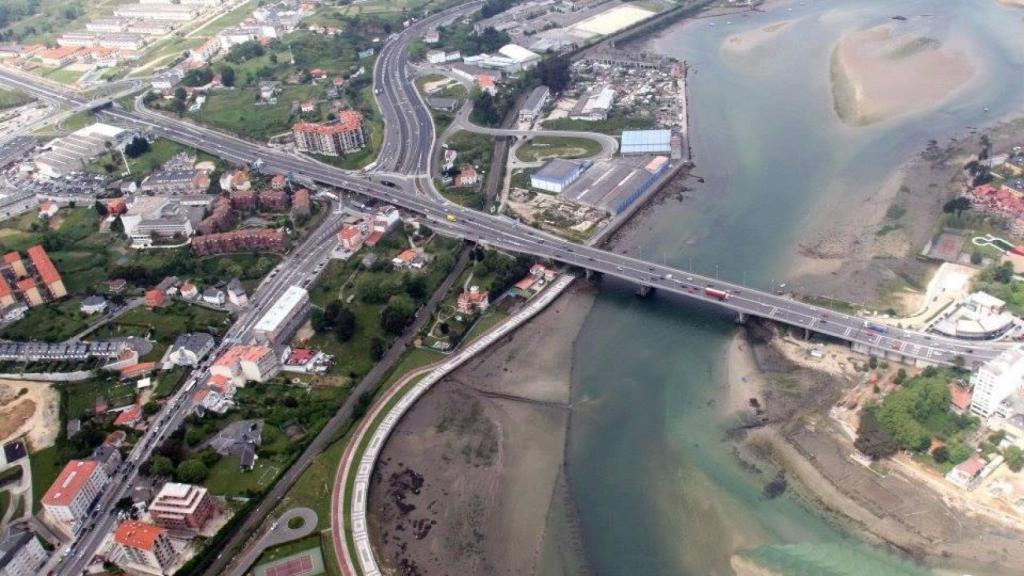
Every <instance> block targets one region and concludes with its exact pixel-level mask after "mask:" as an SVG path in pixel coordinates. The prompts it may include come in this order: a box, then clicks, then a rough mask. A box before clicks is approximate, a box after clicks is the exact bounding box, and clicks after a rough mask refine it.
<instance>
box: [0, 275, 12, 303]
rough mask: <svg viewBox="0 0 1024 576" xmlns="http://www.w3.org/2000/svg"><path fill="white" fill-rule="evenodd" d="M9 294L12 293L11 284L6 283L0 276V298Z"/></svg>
mask: <svg viewBox="0 0 1024 576" xmlns="http://www.w3.org/2000/svg"><path fill="white" fill-rule="evenodd" d="M11 294H14V290H11V285H10V284H8V283H7V280H4V277H3V276H0V298H2V297H4V296H10V295H11Z"/></svg>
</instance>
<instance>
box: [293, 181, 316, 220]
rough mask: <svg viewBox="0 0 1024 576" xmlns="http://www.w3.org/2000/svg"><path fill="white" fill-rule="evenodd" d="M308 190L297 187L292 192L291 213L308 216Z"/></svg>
mask: <svg viewBox="0 0 1024 576" xmlns="http://www.w3.org/2000/svg"><path fill="white" fill-rule="evenodd" d="M311 207H312V206H311V204H310V200H309V190H306V189H305V188H299V189H298V190H296V191H295V194H292V213H293V214H295V215H296V216H309V214H310V212H311Z"/></svg>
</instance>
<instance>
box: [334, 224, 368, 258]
mask: <svg viewBox="0 0 1024 576" xmlns="http://www.w3.org/2000/svg"><path fill="white" fill-rule="evenodd" d="M364 239H365V238H364V236H363V233H362V231H361V230H360V229H359V227H358V226H352V225H349V224H345V225H344V226H342V227H341V230H340V231H339V232H338V243H339V244H341V248H342V249H343V250H345V251H346V252H355V251H357V250H359V249H360V248H362V247H363V240H364Z"/></svg>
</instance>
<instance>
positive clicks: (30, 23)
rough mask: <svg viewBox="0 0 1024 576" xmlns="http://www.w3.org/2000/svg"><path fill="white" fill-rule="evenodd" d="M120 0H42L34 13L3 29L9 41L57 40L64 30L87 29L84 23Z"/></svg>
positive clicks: (101, 14)
mask: <svg viewBox="0 0 1024 576" xmlns="http://www.w3.org/2000/svg"><path fill="white" fill-rule="evenodd" d="M118 4H122V2H121V1H120V0H91V1H90V0H40V2H39V9H38V10H37V11H36V12H35V13H34V14H33V15H31V16H27V17H25V18H22V19H20V20H18V21H17V22H13V23H11V24H10V25H8V26H7V27H6V28H2V29H0V32H3V33H5V34H7V35H9V36H10V38H9V39H8V41H17V42H18V43H23V44H35V43H47V42H54V41H55V40H56V39H57V37H58V36H60V35H61V34H63V33H64V32H70V31H72V30H77V29H84V28H85V23H86V22H88V21H89V20H92V19H94V18H96V17H98V16H104V15H109V14H111V13H112V12H113V10H114V7H115V6H117V5H118Z"/></svg>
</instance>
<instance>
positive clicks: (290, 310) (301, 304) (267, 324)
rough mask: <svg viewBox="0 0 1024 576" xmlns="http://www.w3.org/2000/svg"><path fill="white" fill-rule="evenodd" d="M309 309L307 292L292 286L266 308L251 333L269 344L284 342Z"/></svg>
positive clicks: (307, 313) (303, 319)
mask: <svg viewBox="0 0 1024 576" xmlns="http://www.w3.org/2000/svg"><path fill="white" fill-rule="evenodd" d="M309 310H310V305H309V293H308V292H306V290H304V289H302V288H300V287H298V286H292V287H290V288H288V290H286V291H285V293H284V294H282V295H281V297H280V298H278V299H277V300H276V301H275V302H274V303H273V304H272V305H271V306H270V308H268V309H267V311H266V312H265V313H264V314H263V317H262V318H260V320H259V322H257V323H256V326H255V327H253V334H254V335H255V336H256V339H257V340H259V341H261V342H264V343H266V344H269V345H279V344H286V343H287V342H288V340H289V339H290V338H291V336H292V334H294V333H295V331H296V330H297V329H298V328H299V325H300V324H302V323H303V322H305V320H306V317H307V316H308V315H309Z"/></svg>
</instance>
